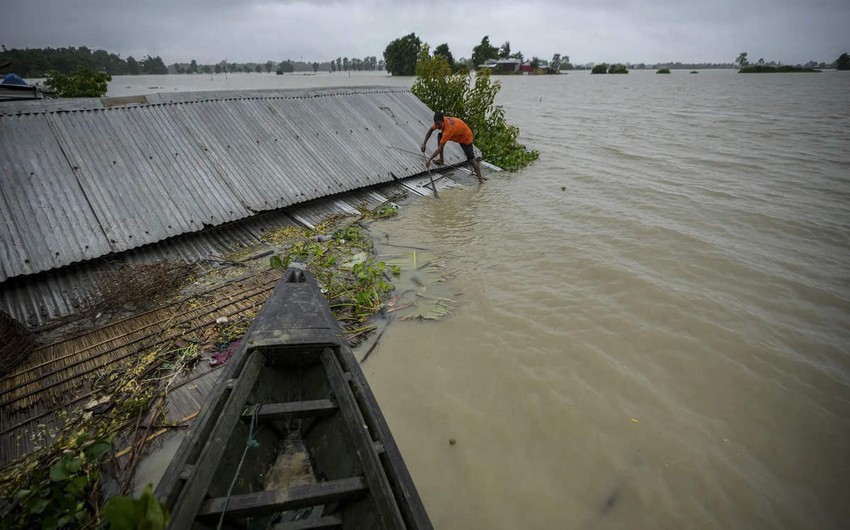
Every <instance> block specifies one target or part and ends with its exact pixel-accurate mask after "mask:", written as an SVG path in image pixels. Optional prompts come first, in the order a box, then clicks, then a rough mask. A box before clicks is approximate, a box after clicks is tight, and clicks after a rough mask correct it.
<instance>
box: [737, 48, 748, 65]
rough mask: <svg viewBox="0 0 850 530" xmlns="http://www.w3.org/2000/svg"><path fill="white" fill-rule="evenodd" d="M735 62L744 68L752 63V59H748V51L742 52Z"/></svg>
mask: <svg viewBox="0 0 850 530" xmlns="http://www.w3.org/2000/svg"><path fill="white" fill-rule="evenodd" d="M735 64H737V65H738V68H743V67H745V66H747V65H748V64H750V61H748V60H747V52H741V54H740V55H738V58H737V59H735Z"/></svg>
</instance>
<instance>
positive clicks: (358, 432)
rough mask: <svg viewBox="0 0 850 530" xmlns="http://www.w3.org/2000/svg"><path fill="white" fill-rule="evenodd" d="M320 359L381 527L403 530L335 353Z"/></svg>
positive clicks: (327, 352)
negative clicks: (373, 501)
mask: <svg viewBox="0 0 850 530" xmlns="http://www.w3.org/2000/svg"><path fill="white" fill-rule="evenodd" d="M320 359H321V361H322V364H323V365H324V367H325V373H326V374H327V376H328V381H329V382H330V384H331V390H332V391H333V394H334V397H336V400H337V403H338V404H339V409H340V412H341V413H342V417H343V420H344V421H343V424H344V425H345V428H346V434H347V436H346V437H347V438H348V440H349V444H351V446H352V449H353V450H354V453H355V454H356V455H357V458H358V460H359V461H360V465H361V466H362V468H363V474H364V476H365V478H366V483H367V484H368V485H369V491H370V492H371V494H372V497H373V498H374V499H375V505H376V508H377V510H378V513H377V515H378V519H379V520H380V521H381V523H382V524H383V527H384V528H390V529H394V528H405V524H404V520H403V519H402V516H401V512H400V511H399V507H398V505H397V504H396V501H395V496H394V495H393V492H392V488H391V487H390V483H389V481H388V480H387V476H386V474H385V473H384V469H383V466H382V465H381V459H380V456H378V453H377V452H376V451H375V446H374V445H373V443H372V437H371V435H370V434H369V431H368V430H367V429H366V428H365V426H366V421H365V420H364V419H363V415H362V414H361V412H360V409H359V408H358V406H357V402H356V401H355V399H354V395H353V393H352V392H351V387H350V386H349V383H348V382H347V381H346V380H345V376H344V372H343V371H342V366H340V364H339V361H338V360H337V358H336V354H335V353H334V352H333V350H331V349H330V348H325V351H323V352H322V355H320Z"/></svg>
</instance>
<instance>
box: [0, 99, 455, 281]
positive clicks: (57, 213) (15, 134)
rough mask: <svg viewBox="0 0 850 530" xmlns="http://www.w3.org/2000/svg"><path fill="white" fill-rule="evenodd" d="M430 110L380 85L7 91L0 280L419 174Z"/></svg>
mask: <svg viewBox="0 0 850 530" xmlns="http://www.w3.org/2000/svg"><path fill="white" fill-rule="evenodd" d="M430 118H431V111H430V110H429V109H428V108H427V107H426V106H425V105H424V104H423V103H422V102H421V101H420V100H419V99H417V98H416V97H415V96H413V95H412V94H411V93H410V92H409V91H408V90H403V89H385V88H384V89H380V88H366V89H363V88H360V89H320V90H297V91H251V92H227V93H210V92H204V93H195V94H172V95H155V96H147V97H145V98H130V99H129V100H128V101H118V102H116V101H114V100H109V99H103V100H101V99H85V100H74V101H68V100H58V101H27V102H16V103H13V104H4V105H3V106H0V157H2V158H1V159H0V170H2V179H3V182H2V186H0V189H2V191H0V211H1V212H2V213H0V216H2V220H3V224H2V226H0V282H2V281H4V280H6V279H9V278H14V277H16V276H22V275H28V274H33V273H37V272H41V271H48V270H51V269H54V268H57V267H61V266H65V265H69V264H71V263H75V262H78V261H82V260H87V259H92V258H97V257H100V256H105V255H107V254H109V253H112V252H122V251H126V250H129V249H132V248H136V247H139V246H142V245H146V244H150V243H154V242H157V241H161V240H164V239H167V238H170V237H174V236H177V235H180V234H186V233H191V232H196V231H199V230H201V229H203V228H204V227H205V226H218V225H221V224H225V223H229V222H232V221H235V220H237V219H243V218H246V217H248V216H250V215H253V213H255V212H260V211H266V210H275V209H278V208H281V207H284V206H290V205H293V204H298V203H301V202H304V201H308V200H311V199H315V198H319V197H324V196H327V195H333V194H336V193H339V192H342V191H349V190H354V189H358V188H362V187H366V186H372V185H375V184H378V183H384V182H391V181H393V180H395V179H399V178H404V177H409V176H412V175H416V174H419V173H421V172H422V157H421V156H419V155H418V154H417V153H416V150H417V146H418V145H419V143H420V142H421V139H422V138H423V137H424V133H425V127H427V126H428V125H429V124H430ZM401 149H403V150H401ZM404 150H410V151H409V152H406V151H404ZM463 160H464V158H463V156H462V151H461V150H460V148H457V149H456V150H449V151H448V152H447V153H446V161H447V162H448V163H449V164H454V163H460V162H462V161H463Z"/></svg>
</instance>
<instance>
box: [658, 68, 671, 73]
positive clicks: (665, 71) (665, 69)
mask: <svg viewBox="0 0 850 530" xmlns="http://www.w3.org/2000/svg"><path fill="white" fill-rule="evenodd" d="M655 73H656V74H669V73H670V69H669V68H659V69H658V71H657V72H655Z"/></svg>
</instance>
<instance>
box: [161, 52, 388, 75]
mask: <svg viewBox="0 0 850 530" xmlns="http://www.w3.org/2000/svg"><path fill="white" fill-rule="evenodd" d="M383 69H384V61H382V60H381V61H379V60H378V58H377V57H375V56H369V57H363V58H362V59H360V58H351V59H349V58H348V57H337V58H336V59H333V60H331V61H323V62H305V61H293V60H292V59H285V60H283V61H280V62H275V61H266V62H264V63H233V62H227V61H226V60H224V61H221V62H218V63H215V64H199V63H198V62H197V61H196V60H195V59H192V61H191V62H189V63H174V64H171V65H169V66H168V73H172V74H211V73H216V74H221V73H234V72H242V73H248V74H250V73H258V74H260V73H271V72H275V73H277V74H290V73H294V72H314V73H315V72H319V71H322V72H347V71H352V70H353V71H356V72H360V71H375V70H383Z"/></svg>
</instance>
